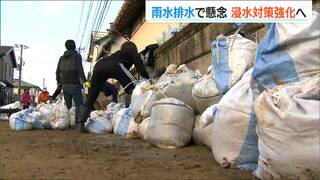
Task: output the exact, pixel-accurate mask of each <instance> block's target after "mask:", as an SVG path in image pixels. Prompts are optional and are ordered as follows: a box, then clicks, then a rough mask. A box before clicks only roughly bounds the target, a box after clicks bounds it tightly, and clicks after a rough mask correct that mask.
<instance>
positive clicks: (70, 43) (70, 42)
mask: <svg viewBox="0 0 320 180" xmlns="http://www.w3.org/2000/svg"><path fill="white" fill-rule="evenodd" d="M64 45H65V46H66V48H67V50H75V49H76V43H75V42H74V40H72V39H69V40H67V41H66V43H65V44H64Z"/></svg>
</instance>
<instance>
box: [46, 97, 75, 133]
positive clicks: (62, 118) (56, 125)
mask: <svg viewBox="0 0 320 180" xmlns="http://www.w3.org/2000/svg"><path fill="white" fill-rule="evenodd" d="M54 113H55V114H54V118H53V119H51V121H50V125H51V127H52V129H67V128H69V124H70V120H69V109H68V108H67V106H66V105H65V103H64V99H63V98H61V97H60V98H59V99H58V101H57V103H56V105H55V109H54Z"/></svg>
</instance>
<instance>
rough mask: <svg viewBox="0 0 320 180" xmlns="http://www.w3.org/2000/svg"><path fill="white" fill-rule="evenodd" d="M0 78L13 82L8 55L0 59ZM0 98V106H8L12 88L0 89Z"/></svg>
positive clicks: (11, 99)
mask: <svg viewBox="0 0 320 180" xmlns="http://www.w3.org/2000/svg"><path fill="white" fill-rule="evenodd" d="M0 78H2V79H5V80H7V81H9V82H10V83H12V82H13V66H12V61H11V57H10V56H9V55H7V56H2V57H0ZM0 96H1V97H0V98H1V101H0V106H2V105H6V104H10V103H11V102H12V101H13V90H12V88H8V87H1V89H0Z"/></svg>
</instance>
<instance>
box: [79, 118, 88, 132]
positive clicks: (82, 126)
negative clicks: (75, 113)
mask: <svg viewBox="0 0 320 180" xmlns="http://www.w3.org/2000/svg"><path fill="white" fill-rule="evenodd" d="M77 129H79V131H80V132H82V133H86V132H87V131H86V128H85V127H84V123H83V122H81V121H80V122H78V123H77Z"/></svg>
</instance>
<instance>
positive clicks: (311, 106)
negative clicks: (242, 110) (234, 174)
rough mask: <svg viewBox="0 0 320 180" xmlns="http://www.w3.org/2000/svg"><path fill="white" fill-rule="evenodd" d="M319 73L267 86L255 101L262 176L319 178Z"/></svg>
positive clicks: (260, 175)
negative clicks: (302, 79) (301, 79)
mask: <svg viewBox="0 0 320 180" xmlns="http://www.w3.org/2000/svg"><path fill="white" fill-rule="evenodd" d="M319 109H320V76H319V75H318V76H316V77H314V78H310V79H308V80H306V81H303V82H300V83H294V84H288V85H282V86H278V87H276V88H274V89H267V90H265V91H264V92H263V93H262V94H261V95H260V96H259V97H258V98H257V99H256V101H255V103H254V110H255V112H256V115H257V133H258V136H259V151H260V155H259V161H258V168H257V170H256V171H255V173H254V174H255V175H256V176H257V177H259V178H261V179H319V177H320V166H319V164H320V153H319V152H320V146H319V142H320V138H319V136H320V133H319V127H320V121H319Z"/></svg>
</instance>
